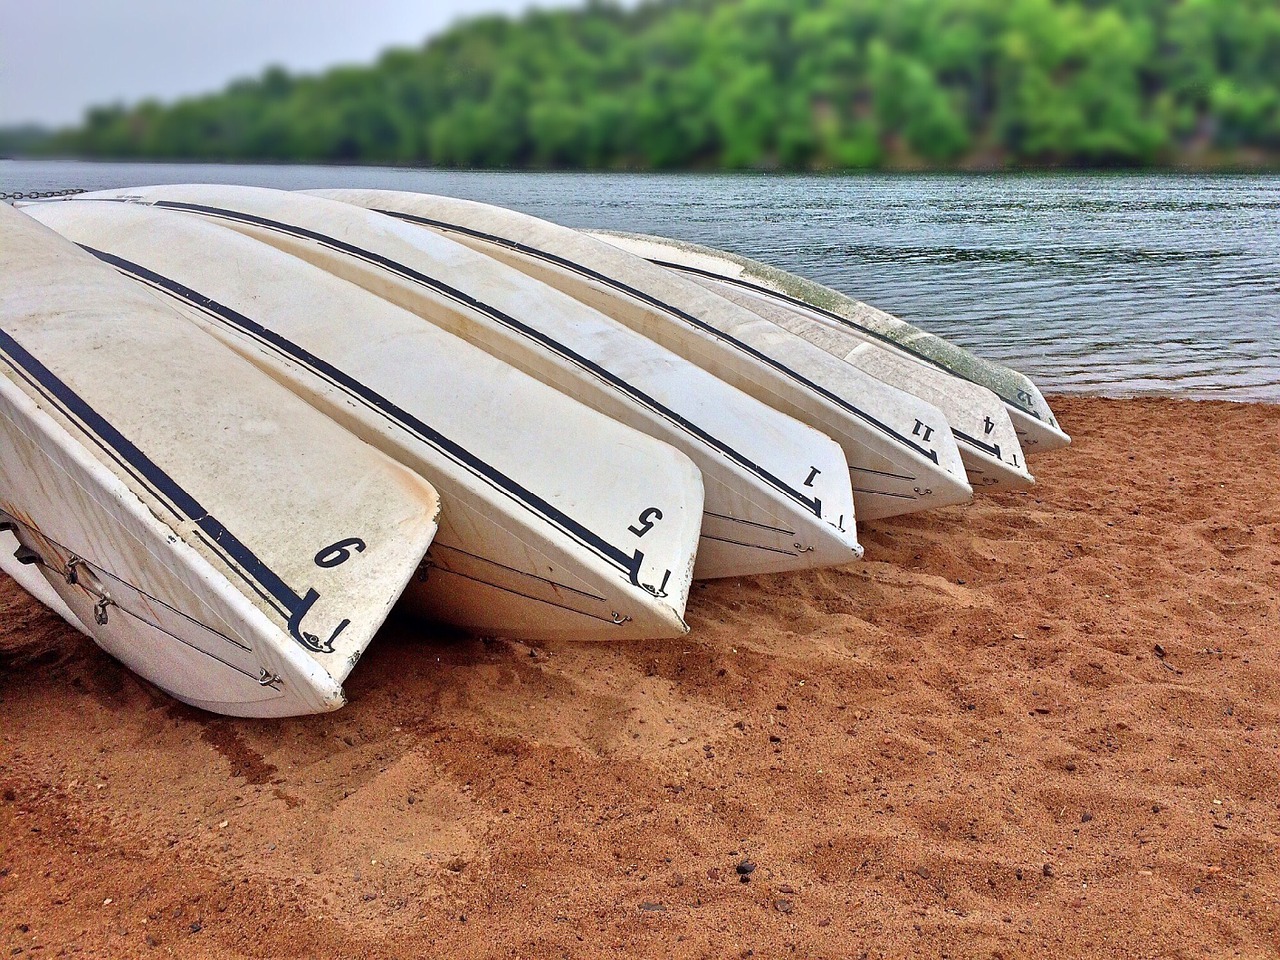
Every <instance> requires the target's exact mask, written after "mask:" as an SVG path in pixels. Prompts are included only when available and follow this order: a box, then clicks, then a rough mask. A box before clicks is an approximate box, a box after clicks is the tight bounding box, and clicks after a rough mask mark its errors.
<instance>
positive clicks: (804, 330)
mask: <svg viewBox="0 0 1280 960" xmlns="http://www.w3.org/2000/svg"><path fill="white" fill-rule="evenodd" d="M605 239H609V237H605ZM624 249H630V251H631V252H632V253H636V254H637V255H639V253H640V251H638V250H636V249H634V248H631V247H630V246H629V245H627V246H625V247H624ZM673 269H675V268H673ZM690 277H691V279H693V280H694V282H695V283H698V284H700V285H701V286H703V287H705V288H706V289H708V290H710V291H711V292H712V293H715V294H718V295H719V296H722V297H724V298H725V299H726V300H730V301H732V302H733V303H736V304H738V305H739V306H742V307H745V308H746V309H748V310H750V311H751V312H753V313H755V314H756V315H757V316H759V317H762V318H763V319H765V320H768V321H769V322H770V323H776V324H777V325H778V326H780V327H783V328H785V329H787V330H790V331H791V332H792V333H794V334H796V336H799V337H803V338H804V339H805V340H808V341H809V342H810V343H812V344H814V345H815V346H817V347H821V348H822V349H823V350H825V351H827V353H830V354H831V355H832V356H836V357H839V358H840V359H841V360H843V361H844V362H845V363H848V364H851V365H853V366H855V367H857V368H858V369H859V370H862V371H863V372H864V373H866V374H869V375H870V376H873V377H875V378H876V379H878V380H883V381H884V382H885V383H888V384H891V385H893V386H895V387H897V388H899V389H900V390H905V391H906V392H907V393H910V394H913V395H914V396H917V397H919V398H920V399H921V400H924V401H926V402H928V403H931V404H933V405H934V406H935V407H937V408H938V409H939V410H941V411H942V414H943V416H944V417H946V421H947V426H948V427H949V428H950V430H951V433H952V436H954V437H955V438H956V446H957V447H958V448H959V450H960V458H961V459H962V460H963V461H964V468H965V473H966V475H967V476H968V478H969V483H970V485H971V486H973V488H974V489H975V490H976V489H978V488H983V489H986V490H993V489H1002V488H1003V489H1022V488H1025V487H1028V486H1030V485H1031V484H1032V483H1034V482H1035V481H1034V479H1033V478H1032V476H1031V474H1030V473H1028V472H1027V466H1026V462H1025V460H1024V458H1023V454H1022V447H1021V445H1020V444H1019V443H1018V436H1017V432H1016V431H1015V429H1014V426H1013V421H1012V420H1010V418H1009V414H1008V412H1007V411H1006V409H1005V405H1004V404H1003V403H1001V401H1000V398H999V397H997V396H996V395H995V394H994V393H992V392H991V391H990V390H988V389H986V388H985V387H981V386H978V384H976V383H971V382H969V381H968V380H962V379H960V378H959V377H957V376H955V375H954V374H951V373H948V372H947V371H946V370H943V369H942V368H940V367H935V366H933V365H932V364H928V363H924V362H921V361H919V360H916V359H915V358H913V357H911V356H910V355H908V354H906V353H904V352H902V351H899V350H895V349H893V348H891V347H888V346H882V345H877V344H875V343H873V342H871V341H869V340H867V339H866V338H863V337H858V336H855V335H854V334H853V333H852V332H850V331H849V329H848V328H845V327H841V326H839V325H837V324H835V323H833V322H831V321H830V320H826V319H825V318H824V317H823V316H822V315H821V314H819V313H817V312H816V311H814V310H812V309H809V308H806V307H803V306H800V305H798V304H795V303H791V302H787V301H785V300H783V299H781V298H779V297H777V296H776V295H772V294H770V293H768V292H766V291H763V290H760V289H756V288H747V287H743V286H741V285H739V284H735V283H732V282H730V281H727V280H721V279H718V278H712V277H707V276H703V275H696V274H692V275H690Z"/></svg>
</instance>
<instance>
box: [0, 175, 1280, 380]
mask: <svg viewBox="0 0 1280 960" xmlns="http://www.w3.org/2000/svg"><path fill="white" fill-rule="evenodd" d="M190 182H205V183H245V184H254V185H258V186H269V187H280V188H303V187H336V186H350V187H381V188H387V189H400V190H419V191H425V192H431V193H440V194H447V195H451V196H457V197H466V198H470V199H474V200H482V201H485V202H488V203H496V204H500V205H502V206H506V207H511V208H513V209H517V210H523V211H525V212H527V213H531V214H534V215H536V216H540V217H545V218H547V219H549V220H555V221H557V222H559V223H563V224H566V225H569V226H574V227H588V226H591V227H607V228H613V229H618V230H633V231H639V232H642V233H658V234H664V235H667V236H673V237H679V238H682V239H686V240H693V241H697V242H700V243H705V244H709V245H711V246H716V247H721V248H723V249H727V250H732V251H734V252H737V253H741V254H743V255H745V256H749V257H754V258H755V259H758V260H764V261H767V262H769V263H772V264H774V265H776V266H780V267H782V268H784V269H787V270H791V271H793V272H795V273H800V274H804V275H806V276H809V277H811V278H813V279H815V280H819V281H821V282H822V283H825V284H827V285H829V286H832V287H836V288H838V289H840V290H842V291H844V292H845V293H848V294H850V295H851V296H854V297H857V298H858V299H860V300H865V301H867V302H868V303H871V304H874V305H875V306H878V307H881V308H882V309H884V310H887V311H889V312H890V313H893V314H896V315H898V316H900V317H903V318H904V319H906V320H909V321H911V322H912V323H915V324H917V325H919V326H922V327H925V328H927V329H929V330H931V331H933V332H935V333H937V334H939V335H941V336H943V337H946V338H948V339H950V340H953V341H955V342H956V343H959V344H961V345H963V346H965V347H967V348H969V349H970V350H972V351H974V352H975V353H978V354H981V355H983V356H986V357H989V358H991V359H993V360H999V361H1001V362H1003V363H1007V364H1009V365H1010V366H1013V367H1016V368H1017V369H1019V370H1021V371H1022V372H1024V373H1026V374H1027V375H1029V376H1030V377H1032V379H1034V380H1035V381H1036V382H1037V384H1039V386H1040V387H1041V389H1042V390H1044V391H1045V392H1046V393H1062V392H1088V393H1101V394H1109V395H1134V394H1168V395H1176V396H1186V397H1198V398H1224V399H1234V400H1266V401H1271V402H1280V346H1278V343H1280V176H1238V177H1237V176H1212V177H1207V176H1206V177H1201V176H1163V175H1147V174H1133V175H1105V176H1103V175H1079V176H1076V175H1045V176H1038V175H1037V176H1029V175H1028V176H917V175H892V176H870V175H859V176H845V177H834V176H768V175H733V174H572V173H514V172H513V173H501V172H453V171H435V170H398V169H387V168H370V167H319V166H261V165H230V164H227V165H222V164H137V163H87V162H85V163H81V162H46V161H0V192H10V191H19V190H20V191H31V190H57V189H66V188H72V187H83V188H87V189H98V188H106V187H125V186H134V185H138V184H145V183H190Z"/></svg>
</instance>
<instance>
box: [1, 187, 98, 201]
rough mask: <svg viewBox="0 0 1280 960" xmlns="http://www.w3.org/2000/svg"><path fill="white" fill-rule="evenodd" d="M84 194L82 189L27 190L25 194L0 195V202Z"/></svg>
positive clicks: (18, 192)
mask: <svg viewBox="0 0 1280 960" xmlns="http://www.w3.org/2000/svg"><path fill="white" fill-rule="evenodd" d="M84 192H85V189H84V187H71V188H70V189H68V190H43V191H41V190H28V191H27V192H26V193H23V192H22V191H21V190H19V191H17V192H16V193H0V200H48V199H50V198H52V197H73V196H75V195H76V194H77V193H84Z"/></svg>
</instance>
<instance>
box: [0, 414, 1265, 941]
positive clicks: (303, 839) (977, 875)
mask: <svg viewBox="0 0 1280 960" xmlns="http://www.w3.org/2000/svg"><path fill="white" fill-rule="evenodd" d="M1050 402H1051V403H1052V405H1053V407H1054V410H1055V413H1056V414H1057V415H1058V417H1059V419H1060V420H1061V422H1062V423H1063V425H1064V428H1065V429H1066V430H1067V431H1068V432H1069V433H1071V434H1072V436H1073V444H1072V446H1071V447H1069V448H1068V449H1066V450H1063V451H1059V452H1056V453H1052V454H1046V455H1042V456H1040V457H1037V458H1035V459H1034V460H1033V461H1032V464H1031V465H1032V469H1033V472H1034V473H1035V474H1036V477H1037V479H1038V481H1039V482H1038V484H1037V486H1036V487H1034V488H1032V489H1031V490H1029V491H1026V492H1015V493H1001V494H994V495H981V494H980V495H979V497H978V498H977V499H976V500H975V501H974V502H973V503H971V504H969V505H966V506H960V507H950V508H945V509H941V510H936V511H931V512H927V513H921V514H916V515H912V516H908V517H904V518H899V519H896V520H890V521H877V522H873V523H868V524H859V531H860V538H861V539H862V541H863V543H864V545H865V547H866V557H865V559H864V560H863V561H861V562H859V563H855V564H851V565H849V566H846V567H841V568H836V569H830V570H818V571H810V572H806V573H801V574H787V575H773V576H761V577H753V578H741V579H735V580H729V581H715V582H706V583H701V584H698V585H695V588H694V591H693V593H692V595H691V598H690V602H689V608H688V620H689V622H690V625H691V627H692V633H691V634H690V635H689V636H688V637H687V638H685V639H684V640H683V641H653V642H636V643H629V644H591V643H577V644H574V643H548V644H538V645H528V644H522V643H518V642H513V641H502V640H492V641H484V640H475V639H469V638H462V637H450V636H445V635H444V634H442V633H441V634H431V635H428V636H425V637H424V636H422V633H423V631H422V630H421V628H416V627H415V626H414V625H412V624H408V623H405V622H403V621H397V622H394V623H391V624H389V625H388V627H387V628H386V629H385V630H384V631H383V634H382V635H380V636H379V638H378V639H377V640H375V642H374V644H373V645H372V646H371V647H370V649H369V651H368V653H367V654H366V656H365V657H364V658H363V659H362V661H361V664H360V666H359V667H358V668H357V670H356V671H355V672H354V673H353V675H352V676H351V678H350V680H349V681H348V684H347V690H348V694H349V696H350V700H351V702H350V704H349V706H347V707H346V708H344V709H342V710H341V711H338V712H337V713H334V714H328V715H323V716H319V717H305V718H297V719H292V720H285V721H238V720H229V719H227V718H221V717H214V716H211V715H208V714H203V713H201V712H199V711H196V710H194V709H191V708H188V707H184V706H181V705H179V704H177V703H176V702H174V701H172V700H171V699H169V698H168V697H167V696H165V695H164V694H162V693H160V692H158V691H157V690H155V689H154V688H152V687H150V686H149V685H147V684H146V683H145V682H143V681H141V680H139V679H138V678H137V677H135V676H134V675H133V674H131V673H129V672H128V671H127V670H126V669H125V668H123V667H122V666H120V665H119V664H117V663H116V662H115V661H113V660H111V659H110V658H109V657H107V656H106V654H104V653H102V652H101V651H99V650H98V649H97V648H96V647H94V646H93V645H92V644H91V643H89V641H87V640H85V639H84V638H83V637H80V636H79V635H78V634H75V633H74V632H73V631H71V629H70V628H68V627H66V626H65V625H64V624H62V622H61V621H60V620H58V619H57V618H56V617H55V616H54V615H53V614H51V613H49V612H48V611H46V610H44V609H43V608H41V607H40V606H39V605H38V604H36V603H35V602H34V601H33V600H31V599H30V598H29V597H27V596H26V595H25V594H23V593H21V592H20V591H19V590H18V589H17V588H16V587H15V585H14V584H13V583H12V581H9V580H8V579H7V578H3V577H2V576H0V831H3V836H4V837H5V838H6V839H5V840H4V842H3V843H0V947H3V948H5V949H7V950H10V951H14V950H17V949H18V948H21V949H22V951H24V953H23V955H24V956H42V955H43V956H53V955H55V954H56V953H57V951H58V949H59V948H62V947H68V948H69V947H72V946H75V947H79V948H80V949H82V950H83V951H84V952H86V953H88V954H91V955H93V954H98V955H114V956H122V955H138V954H142V955H147V954H148V953H150V951H151V950H153V949H154V950H155V951H156V952H157V955H159V954H160V953H162V952H164V951H172V952H173V953H175V954H177V955H181V956H184V957H193V958H200V957H211V958H212V957H217V958H230V957H237V958H238V957H291V956H298V955H303V954H307V955H320V956H329V955H335V956H336V955H343V954H345V955H350V954H351V953H352V952H353V951H356V952H360V953H361V955H363V956H370V957H390V956H397V955H402V956H412V955H426V954H427V953H429V952H431V951H433V950H436V951H438V950H441V949H444V946H443V945H446V944H447V945H448V946H447V952H448V953H450V954H451V955H457V956H465V957H490V956H509V955H522V956H530V955H536V956H542V955H559V954H561V953H565V954H570V955H573V956H581V957H605V956H609V957H614V956H618V955H620V954H622V955H627V956H633V955H634V956H655V957H657V956H672V955H690V956H716V957H721V956H730V957H733V956H739V955H748V954H746V951H754V956H758V957H764V956H778V955H781V954H784V953H786V952H788V951H789V950H791V949H794V950H795V951H796V952H797V953H798V955H805V956H829V957H843V956H850V955H852V956H857V955H859V954H860V953H862V952H863V951H865V952H866V953H867V954H868V955H869V956H907V955H918V954H922V953H923V954H926V955H934V954H940V953H949V954H951V955H958V956H992V955H997V954H998V955H1001V956H1006V957H1007V956H1024V955H1026V956H1031V955H1045V954H1050V955H1053V956H1058V957H1096V956H1133V955H1148V954H1154V955H1161V956H1193V955H1203V954H1205V953H1209V954H1213V955H1220V954H1222V953H1226V952H1230V951H1234V952H1238V953H1239V954H1240V955H1242V956H1246V957H1262V956H1267V955H1269V951H1273V950H1274V947H1275V944H1276V943H1277V942H1280V894H1278V891H1280V808H1278V806H1277V800H1276V798H1277V797H1278V796H1280V768H1277V765H1276V763H1275V757H1276V756H1277V755H1280V657H1277V654H1278V653H1280V630H1278V629H1277V628H1276V625H1277V624H1278V623H1280V471H1277V464H1280V405H1277V404H1275V403H1258V402H1247V401H1225V400H1175V399H1166V398H1145V397H1143V398H1122V399H1121V398H1103V397H1095V396H1083V395H1079V394H1058V395H1056V396H1052V397H1050ZM744 859H748V860H750V861H751V862H752V863H754V864H755V866H756V868H755V870H754V871H752V872H751V873H750V874H749V882H746V883H743V882H740V877H739V874H738V872H737V867H738V865H739V864H740V863H741V862H742V861H743V860H744ZM263 930H266V931H268V935H267V936H263V935H262V931H263ZM355 944H359V947H358V948H355V947H354V946H353V945H355ZM37 946H40V947H43V948H44V949H43V950H42V951H37V950H36V949H35V948H36V947H37Z"/></svg>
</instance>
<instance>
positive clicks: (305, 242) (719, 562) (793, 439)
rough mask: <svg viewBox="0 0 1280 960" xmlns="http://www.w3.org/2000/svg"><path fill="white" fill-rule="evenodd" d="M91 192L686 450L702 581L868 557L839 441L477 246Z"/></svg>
mask: <svg viewBox="0 0 1280 960" xmlns="http://www.w3.org/2000/svg"><path fill="white" fill-rule="evenodd" d="M85 198H86V199H90V200H95V201H97V200H122V201H127V202H132V203H149V204H154V205H156V206H160V207H163V208H165V209H168V210H173V211H178V212H183V213H189V214H194V215H197V216H201V217H204V218H206V219H208V220H211V221H213V222H216V223H219V224H223V225H226V226H230V227H232V228H234V229H236V230H237V231H239V232H241V233H243V234H245V235H246V236H250V237H252V238H254V239H256V240H261V241H263V242H265V243H267V244H270V245H272V246H275V247H277V248H278V249H280V250H283V251H285V252H287V253H290V254H292V255H294V256H296V257H298V258H300V259H303V260H306V261H308V262H310V263H312V264H314V265H316V266H319V267H321V268H322V269H324V270H326V271H328V272H329V273H331V274H333V275H334V276H337V277H340V278H342V279H344V280H347V281H350V282H351V283H354V284H356V285H357V286H360V287H363V288H364V289H365V290H367V291H369V292H371V293H374V294H376V295H378V296H380V297H382V298H383V299H385V300H388V301H390V302H392V303H394V304H396V305H397V306H400V307H402V308H404V309H406V310H408V311H410V312H411V313H413V314H415V315H417V316H418V317H419V318H420V319H422V320H426V321H427V322H429V323H431V324H434V325H435V326H437V327H439V328H440V329H442V330H445V331H447V332H449V333H451V334H454V335H455V336H458V337H460V338H462V339H464V340H466V341H468V342H469V343H471V344H473V345H475V346H477V347H479V348H480V349H482V350H484V351H486V352H488V353H489V354H491V355H493V356H494V357H497V358H498V359H500V360H502V361H503V362H505V363H507V364H509V365H511V366H514V367H516V368H517V369H519V370H521V371H522V372H524V373H525V374H528V375H529V376H531V377H533V378H535V379H537V380H540V381H542V382H543V383H544V384H548V385H550V386H552V387H554V388H555V389H557V390H559V391H561V392H562V393H565V394H567V395H569V396H571V397H573V398H574V399H576V400H578V401H579V402H581V403H583V404H586V405H587V406H589V407H591V408H593V409H595V410H597V411H599V412H601V413H603V414H605V415H606V416H608V417H610V418H612V419H614V420H617V421H619V422H620V423H624V424H626V425H628V426H630V427H633V428H634V429H637V430H639V431H640V432H642V433H644V434H647V435H649V436H650V437H654V438H657V439H660V440H663V441H665V442H667V443H669V444H671V445H672V446H674V447H676V448H677V449H678V450H680V451H682V452H683V453H684V454H686V455H687V456H688V457H689V458H690V459H691V460H692V461H693V462H694V463H695V464H696V465H697V467H698V469H699V470H700V471H701V472H702V474H703V485H704V490H705V512H704V515H703V523H702V532H701V539H700V543H699V546H698V554H697V562H696V566H695V569H694V575H695V576H696V577H708V578H709V577H724V576H739V575H745V574H751V573H766V572H777V571H782V570H795V569H803V568H807V567H814V566H825V565H833V564H840V563H846V562H849V561H850V560H854V559H857V557H859V556H860V555H861V549H860V547H859V546H858V544H857V539H856V534H855V532H854V531H855V527H854V504H853V497H852V493H851V490H850V485H849V479H848V465H847V463H846V461H845V457H844V454H843V452H842V451H841V449H840V447H839V446H838V445H837V444H835V443H834V442H833V441H832V440H831V439H830V438H828V437H826V436H823V435H822V434H821V433H819V432H817V431H816V430H813V429H811V428H809V427H806V426H805V425H803V424H801V423H799V422H797V421H796V420H794V419H793V418H791V417H788V416H785V415H783V414H781V413H779V412H778V411H776V410H774V409H772V408H770V407H769V406H768V405H766V404H763V403H761V402H759V401H757V400H754V399H752V398H751V397H749V396H747V395H746V394H744V393H742V392H741V391H738V390H735V389H734V388H733V387H731V386H730V385H728V384H726V383H724V382H723V381H721V380H719V379H717V378H716V377H715V376H713V375H711V374H709V373H708V372H707V371H705V370H702V369H701V368H699V367H698V366H696V365H694V364H692V363H689V362H688V361H686V360H684V359H682V358H681V357H679V356H677V355H676V354H674V353H672V352H671V351H669V350H665V349H663V348H662V347H661V346H659V345H657V344H655V343H653V342H652V341H650V340H649V339H647V338H645V337H644V336H642V335H640V334H638V333H636V332H634V331H632V330H629V329H628V328H626V327H624V326H622V325H620V324H618V323H616V322H614V321H613V320H611V319H610V318H608V317H606V316H604V315H602V314H600V313H598V312H596V311H594V310H591V309H590V308H588V307H585V306H583V305H582V304H580V303H578V302H577V301H575V300H573V299H572V298H570V297H568V296H565V295H564V294H562V293H560V292H558V291H556V290H554V289H552V288H550V287H548V286H546V285H545V284H541V283H538V282H536V281H534V280H532V279H530V278H529V277H527V276H525V275H524V274H522V273H520V272H519V271H517V270H513V269H511V268H510V267H507V266H504V265H503V264H501V263H499V262H497V261H495V260H494V259H492V258H490V257H488V256H485V255H482V254H479V253H477V252H475V251H473V250H471V249H469V248H468V247H466V246H464V245H462V244H459V243H455V242H453V241H451V240H449V239H446V238H443V237H440V236H437V235H435V234H433V233H431V232H430V231H427V230H422V229H421V228H419V227H417V226H415V225H412V224H405V223H402V222H399V221H397V220H395V219H393V218H390V217H386V216H383V215H381V214H378V213H374V212H371V211H368V210H363V209H360V208H359V207H356V206H352V205H350V204H345V203H338V202H335V201H332V200H324V199H320V198H318V197H312V196H306V195H304V194H296V193H285V192H281V191H275V190H263V189H257V188H249V187H223V186H205V185H194V186H166V187H144V188H132V189H129V190H119V191H103V192H101V193H95V194H88V195H85ZM601 455H604V451H602V452H601ZM649 519H653V517H652V515H650V517H649ZM636 521H637V522H636V526H637V529H644V528H645V523H644V522H642V521H641V519H640V518H639V517H637V518H636Z"/></svg>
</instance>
